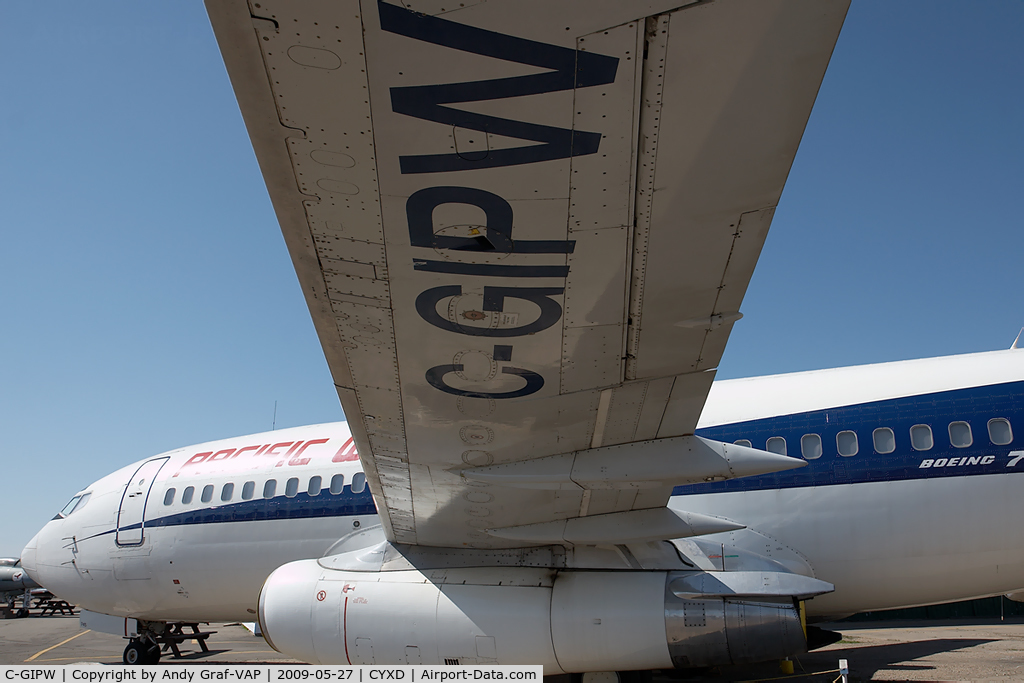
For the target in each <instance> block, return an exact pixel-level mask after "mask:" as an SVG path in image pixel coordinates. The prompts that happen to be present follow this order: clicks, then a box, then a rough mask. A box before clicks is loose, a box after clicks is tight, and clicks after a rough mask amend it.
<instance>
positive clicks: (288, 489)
mask: <svg viewBox="0 0 1024 683" xmlns="http://www.w3.org/2000/svg"><path fill="white" fill-rule="evenodd" d="M298 493H299V480H298V479H296V478H295V477H292V478H291V479H289V480H288V481H287V482H285V485H284V495H285V496H286V497H287V498H294V497H295V496H296V495H297V494H298Z"/></svg>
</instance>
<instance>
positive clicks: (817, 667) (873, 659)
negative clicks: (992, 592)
mask: <svg viewBox="0 0 1024 683" xmlns="http://www.w3.org/2000/svg"><path fill="white" fill-rule="evenodd" d="M996 640H997V639H995V638H935V639H930V640H914V641H909V642H900V643H883V644H878V645H863V646H860V647H856V646H855V647H843V648H823V649H821V650H815V651H813V652H808V653H806V654H803V655H800V656H799V657H796V658H795V659H796V661H794V662H793V663H794V664H795V669H796V671H795V675H794V676H793V677H792V679H791V680H793V681H800V682H801V683H803V682H804V681H808V682H815V681H832V680H834V679H835V678H836V674H835V673H816V672H834V671H835V669H837V668H838V666H839V660H840V659H845V660H847V661H848V662H849V666H850V678H851V680H854V681H859V680H870V679H871V678H872V677H873V676H874V675H875V674H876V673H877V672H879V671H894V672H898V671H907V672H911V671H929V670H932V669H934V668H935V666H934V665H933V664H930V663H927V662H920V663H917V662H915V661H914V660H919V659H925V658H927V657H931V656H933V655H936V654H940V653H943V652H953V651H956V650H965V649H968V648H972V647H975V646H977V645H984V644H985V643H991V642H994V641H996ZM781 676H782V674H781V673H780V672H779V665H778V662H762V663H759V664H743V665H737V666H726V667H721V668H715V669H700V670H686V669H678V670H675V671H663V672H660V675H659V674H655V676H654V682H653V683H662V682H663V681H687V682H691V681H692V682H694V683H697V682H699V681H715V682H720V681H763V680H768V679H773V678H779V677H781ZM786 678H787V679H788V678H789V677H786Z"/></svg>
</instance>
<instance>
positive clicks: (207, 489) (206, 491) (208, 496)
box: [199, 484, 213, 503]
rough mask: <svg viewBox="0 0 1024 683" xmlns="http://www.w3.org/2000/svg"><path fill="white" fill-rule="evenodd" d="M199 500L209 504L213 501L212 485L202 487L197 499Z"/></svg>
mask: <svg viewBox="0 0 1024 683" xmlns="http://www.w3.org/2000/svg"><path fill="white" fill-rule="evenodd" d="M199 500H201V501H202V502H204V503H209V502H210V501H211V500H213V484H207V485H206V486H204V487H203V494H202V495H201V496H200V497H199Z"/></svg>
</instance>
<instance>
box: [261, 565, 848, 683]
mask: <svg viewBox="0 0 1024 683" xmlns="http://www.w3.org/2000/svg"><path fill="white" fill-rule="evenodd" d="M681 578H682V579H685V582H686V585H687V586H689V585H691V584H693V583H694V579H695V578H696V579H700V578H701V575H700V574H697V575H696V576H695V574H694V573H693V572H666V571H661V572H658V571H565V570H553V569H536V568H525V567H512V568H499V567H490V568H465V569H438V570H424V571H417V570H410V571H393V572H379V573H377V572H353V571H339V570H332V569H325V568H324V567H322V566H320V565H319V564H318V563H317V562H316V561H315V560H306V561H302V562H293V563H290V564H287V565H284V566H283V567H281V568H279V569H278V570H277V571H275V572H274V573H273V574H271V576H270V577H269V578H268V579H267V581H266V584H265V585H264V587H263V591H262V592H261V594H260V607H259V617H260V624H261V627H262V629H263V633H264V635H265V636H266V637H267V640H268V642H270V644H271V646H273V647H274V649H275V650H278V651H279V652H282V653H284V654H287V655H289V656H292V657H296V658H298V659H302V660H304V661H307V662H312V663H320V664H391V665H395V664H477V665H486V664H542V665H543V666H544V672H545V674H546V675H550V674H555V673H565V672H583V671H628V670H637V669H666V668H673V667H687V666H710V665H717V664H729V663H737V662H744V661H760V660H767V659H776V658H782V657H787V656H790V655H794V654H798V653H800V652H804V651H806V649H807V642H806V637H805V635H804V631H803V628H802V626H801V620H800V614H799V609H798V603H797V601H796V599H795V598H793V597H786V596H778V595H774V596H759V597H752V596H740V595H731V596H729V597H722V596H719V595H711V594H708V595H694V594H692V592H686V593H683V596H682V597H681V596H680V591H681V589H680V588H679V585H680V579H681ZM798 578H801V579H806V580H807V581H810V582H815V580H814V579H810V578H807V577H798ZM711 583H714V581H711ZM816 583H818V584H822V585H828V584H823V583H822V582H816ZM686 590H688V591H689V590H690V589H689V588H687V589H686ZM818 592H822V591H818Z"/></svg>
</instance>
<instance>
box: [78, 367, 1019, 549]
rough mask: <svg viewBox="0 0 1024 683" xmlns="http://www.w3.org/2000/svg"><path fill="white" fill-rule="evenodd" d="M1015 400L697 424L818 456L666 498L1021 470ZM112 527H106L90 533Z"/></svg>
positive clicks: (237, 517)
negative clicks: (958, 433) (998, 424)
mask: <svg viewBox="0 0 1024 683" xmlns="http://www.w3.org/2000/svg"><path fill="white" fill-rule="evenodd" d="M1022 399H1024V382H1012V383H1007V384H996V385H990V386H983V387H972V388H969V389H957V390H953V391H944V392H939V393H934V394H923V395H918V396H907V397H902V398H895V399H890V400H885V401H873V402H870V403H861V404H857V405H849V406H841V407H837V408H829V409H827V410H819V411H811V412H806V413H797V414H793V415H783V416H779V417H770V418H764V419H760V420H750V421H747V422H737V423H733V424H727V425H718V426H715V427H708V428H705V429H699V430H697V434H698V435H700V436H703V437H705V438H708V439H713V440H716V441H725V442H727V443H732V442H734V441H737V440H739V439H747V440H749V441H750V442H751V444H752V445H753V447H754V448H762V449H763V448H765V447H766V443H767V441H768V439H769V438H771V437H779V436H781V437H783V438H784V439H785V440H786V444H787V449H788V453H789V455H790V456H791V457H796V456H798V455H799V453H800V442H801V438H802V437H803V436H804V435H805V434H817V435H819V436H820V437H821V443H822V446H823V449H822V450H823V453H822V455H821V457H819V458H817V459H813V460H808V461H807V462H808V464H807V466H806V467H803V468H800V469H795V470H789V471H787V472H778V473H775V474H766V475H762V476H757V477H745V478H742V479H732V480H729V481H723V482H714V483H703V484H692V485H688V486H677V487H675V488H674V489H673V491H672V495H674V496H686V495H696V494H707V493H725V492H732V491H759V490H766V489H791V488H803V487H812V486H836V485H842V484H859V483H866V482H885V481H905V480H911V479H931V478H937V477H951V476H971V475H986V474H1010V473H1013V472H1017V471H1024V461H1022V463H1021V466H1020V467H1016V466H1012V467H1008V464H1010V463H1013V464H1014V465H1015V464H1016V463H1014V460H1013V459H1012V457H1011V458H1009V459H1008V456H1009V454H1010V452H1011V451H1012V450H1014V448H1015V446H1014V444H1015V443H1016V441H1017V438H1016V437H1015V438H1014V441H1013V442H1011V443H1010V444H1007V445H995V444H993V443H992V442H991V441H990V439H989V434H988V421H989V420H990V419H992V418H1005V419H1007V420H1009V421H1010V424H1011V425H1015V426H1017V427H1020V428H1021V429H1024V411H1021V410H1020V409H1019V407H1020V406H1021V405H1022V404H1024V401H1022ZM951 422H967V423H968V424H970V426H971V432H972V434H973V443H972V444H971V445H970V446H968V447H966V448H954V447H953V446H952V445H950V440H949V435H948V431H947V429H948V425H949V424H950V423H951ZM919 424H926V425H929V426H930V427H931V429H932V433H933V440H934V446H933V447H932V448H931V449H930V450H928V451H915V450H914V449H913V448H912V447H911V443H910V428H911V427H913V426H914V425H919ZM879 427H888V428H890V429H892V430H893V432H894V434H895V437H896V450H895V451H894V452H892V453H887V454H882V453H877V452H876V451H875V450H874V447H873V441H872V433H873V432H874V430H875V429H877V428H879ZM842 431H853V432H856V434H857V440H858V446H859V450H858V452H857V454H856V455H852V456H848V457H844V456H841V455H839V453H838V450H837V446H836V435H837V434H838V433H839V432H842ZM1022 444H1024V441H1022ZM1021 447H1022V446H1017V447H1016V448H1021ZM951 463H954V464H951ZM922 465H925V466H924V467H922ZM153 508H155V509H153ZM153 508H150V509H147V511H146V513H147V519H146V521H145V526H146V527H147V528H156V527H174V526H190V525H197V524H222V523H230V522H257V521H270V520H295V519H312V518H317V517H345V516H354V515H375V514H377V508H376V506H375V505H374V502H373V496H372V495H371V493H370V490H369V488H368V487H367V488H364V489H363V490H362V491H361V492H359V493H352V491H351V487H349V486H346V487H345V488H344V490H343V491H342V492H341V493H340V494H331V493H330V492H329V491H327V490H325V491H323V492H321V493H320V494H319V495H316V496H311V495H309V494H308V493H306V492H302V493H299V494H297V495H295V496H294V497H291V498H289V497H287V496H275V497H273V498H268V499H264V498H258V499H254V500H247V501H240V502H236V503H228V504H224V505H216V506H213V507H201V508H195V509H190V510H184V511H181V512H175V513H171V514H167V515H163V516H159V515H158V514H154V513H159V512H160V505H159V504H157V505H155V506H153ZM139 526H140V525H139V524H134V525H131V526H127V527H123V528H122V530H130V529H137V528H139ZM113 532H114V530H113V529H112V530H110V531H108V532H105V533H104V534H98V535H105V534H106V533H113Z"/></svg>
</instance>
